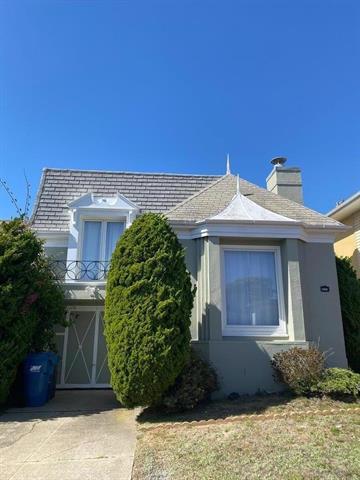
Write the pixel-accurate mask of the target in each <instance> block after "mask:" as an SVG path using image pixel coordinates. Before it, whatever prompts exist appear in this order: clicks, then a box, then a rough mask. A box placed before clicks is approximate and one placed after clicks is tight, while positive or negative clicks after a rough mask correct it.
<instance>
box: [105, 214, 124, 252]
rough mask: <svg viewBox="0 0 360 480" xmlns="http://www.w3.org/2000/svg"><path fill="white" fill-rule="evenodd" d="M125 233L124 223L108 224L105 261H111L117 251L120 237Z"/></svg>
mask: <svg viewBox="0 0 360 480" xmlns="http://www.w3.org/2000/svg"><path fill="white" fill-rule="evenodd" d="M123 231H124V223H123V222H108V223H107V226H106V248H105V260H106V261H108V260H110V259H111V255H112V253H113V251H114V250H115V247H116V244H117V241H118V240H119V237H120V235H121V234H122V233H123Z"/></svg>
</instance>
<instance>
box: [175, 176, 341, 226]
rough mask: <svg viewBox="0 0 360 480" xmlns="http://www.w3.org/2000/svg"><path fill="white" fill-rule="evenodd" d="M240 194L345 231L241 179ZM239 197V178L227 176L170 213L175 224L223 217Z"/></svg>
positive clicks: (310, 222)
mask: <svg viewBox="0 0 360 480" xmlns="http://www.w3.org/2000/svg"><path fill="white" fill-rule="evenodd" d="M240 191H241V193H242V194H243V195H245V196H247V198H249V199H250V200H252V201H253V202H255V203H257V204H258V205H261V206H262V207H264V208H266V209H268V210H270V211H272V212H275V213H278V214H280V215H284V216H286V217H289V218H292V219H294V220H297V221H299V222H303V223H305V224H308V225H309V226H310V225H311V226H317V225H319V226H321V227H323V226H328V227H343V225H342V224H341V223H339V222H337V221H336V220H334V219H332V218H329V217H326V216H325V215H321V214H320V213H318V212H315V211H314V210H310V209H309V208H306V207H304V206H303V205H300V204H298V203H296V202H293V201H292V200H288V199H287V198H284V197H282V196H280V195H277V194H276V193H272V192H269V191H268V190H265V189H264V188H260V187H258V186H257V185H254V184H252V183H250V182H248V181H246V180H243V179H240ZM235 193H236V177H235V176H234V175H225V176H223V177H221V178H219V179H218V180H217V181H214V182H213V183H212V184H210V185H209V186H207V187H206V188H205V189H203V190H202V191H201V192H198V193H196V194H194V195H193V196H192V197H191V198H188V199H187V200H184V201H183V202H182V203H181V204H179V205H177V206H176V207H174V208H173V209H172V210H170V211H169V212H167V214H166V216H167V217H168V218H169V219H170V220H172V221H178V222H200V221H202V220H205V219H208V218H210V217H212V216H214V215H217V214H218V213H220V212H221V211H222V210H224V208H226V207H227V206H228V204H229V203H230V202H231V200H232V198H233V196H234V195H235Z"/></svg>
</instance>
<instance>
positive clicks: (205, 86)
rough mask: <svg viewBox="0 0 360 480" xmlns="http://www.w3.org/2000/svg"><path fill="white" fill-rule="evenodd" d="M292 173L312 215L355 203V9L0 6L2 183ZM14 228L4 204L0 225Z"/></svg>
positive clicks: (316, 0)
mask: <svg viewBox="0 0 360 480" xmlns="http://www.w3.org/2000/svg"><path fill="white" fill-rule="evenodd" d="M227 152H229V153H230V155H231V162H232V170H233V172H235V173H239V174H240V176H242V177H244V178H246V179H248V180H250V181H252V182H255V183H258V184H260V185H264V184H265V178H266V175H267V174H268V173H269V171H270V165H269V160H270V159H271V158H272V157H274V156H276V155H285V156H287V157H288V159H289V160H288V165H293V166H294V165H295V166H299V167H301V168H302V170H303V180H304V194H305V202H306V204H307V205H308V206H309V207H311V208H314V209H317V210H319V211H322V212H326V211H328V210H329V209H330V208H332V207H333V206H334V204H335V202H336V201H337V200H339V199H341V198H346V197H348V196H349V195H351V194H353V193H354V192H356V191H357V190H359V189H360V181H359V180H360V2H359V1H358V0H356V1H349V0H348V1H346V0H345V1H340V0H339V1H331V0H324V1H320V0H310V1H308V0H299V1H296V0H291V1H289V0H281V1H280V0H263V1H259V0H251V1H250V0H248V1H245V0H233V1H230V0H227V1H226V0H218V1H212V0H202V1H200V0H176V1H175V0H162V1H160V0H143V1H137V0H131V1H130V0H129V1H120V0H118V1H113V2H110V1H106V0H98V1H95V0H92V1H86V0H78V1H71V0H66V1H55V0H48V1H45V0H43V1H40V0H38V1H26V0H22V1H17V0H1V1H0V176H2V177H5V178H6V179H7V180H8V181H9V183H10V184H11V185H12V187H13V189H14V191H15V193H16V194H17V195H18V197H19V198H20V199H21V198H23V197H24V190H25V188H24V181H23V177H22V176H23V170H24V169H25V170H26V173H27V175H28V177H29V179H30V182H31V185H32V194H33V197H34V196H35V193H36V190H37V188H38V182H39V179H40V175H41V170H42V168H43V167H66V168H86V169H108V170H131V171H165V172H184V173H213V174H219V173H224V172H225V155H226V153H227ZM13 213H14V210H13V208H12V207H11V205H10V204H9V201H8V199H7V197H6V196H5V194H4V193H3V192H2V191H1V192H0V218H4V217H8V216H10V215H12V214H13Z"/></svg>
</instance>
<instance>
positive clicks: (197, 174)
mask: <svg viewBox="0 0 360 480" xmlns="http://www.w3.org/2000/svg"><path fill="white" fill-rule="evenodd" d="M43 172H89V173H113V174H118V175H159V176H173V177H214V178H219V177H221V175H218V174H201V173H169V172H133V171H126V170H91V169H87V168H85V169H83V168H51V167H44V168H43Z"/></svg>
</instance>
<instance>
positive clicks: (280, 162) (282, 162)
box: [271, 157, 287, 167]
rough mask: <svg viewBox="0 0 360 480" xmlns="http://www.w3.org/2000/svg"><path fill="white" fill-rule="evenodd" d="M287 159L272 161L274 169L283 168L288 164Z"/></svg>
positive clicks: (279, 158) (280, 158)
mask: <svg viewBox="0 0 360 480" xmlns="http://www.w3.org/2000/svg"><path fill="white" fill-rule="evenodd" d="M286 160H287V158H286V157H275V158H273V159H272V160H271V163H272V164H273V165H274V167H282V166H283V165H284V164H285V163H286Z"/></svg>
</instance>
